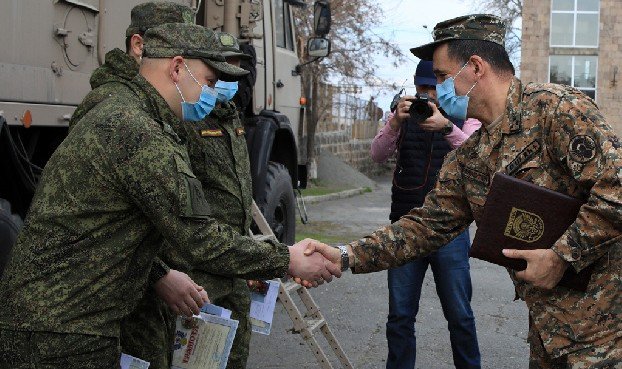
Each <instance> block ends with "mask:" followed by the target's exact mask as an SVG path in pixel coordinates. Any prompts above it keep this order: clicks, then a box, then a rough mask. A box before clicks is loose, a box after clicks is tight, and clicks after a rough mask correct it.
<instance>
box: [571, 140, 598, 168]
mask: <svg viewBox="0 0 622 369" xmlns="http://www.w3.org/2000/svg"><path fill="white" fill-rule="evenodd" d="M568 154H569V155H570V159H571V160H573V161H576V162H578V163H582V164H583V163H587V162H588V161H590V160H592V159H594V158H595V157H596V140H594V138H593V137H592V136H588V135H577V136H574V137H573V138H571V139H570V143H569V145H568Z"/></svg>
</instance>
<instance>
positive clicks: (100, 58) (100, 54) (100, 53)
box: [97, 0, 106, 65]
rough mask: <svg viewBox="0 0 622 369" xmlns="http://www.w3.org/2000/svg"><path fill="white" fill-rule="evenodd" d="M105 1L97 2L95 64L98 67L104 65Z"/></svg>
mask: <svg viewBox="0 0 622 369" xmlns="http://www.w3.org/2000/svg"><path fill="white" fill-rule="evenodd" d="M105 6H106V0H99V13H98V17H99V19H98V23H99V24H98V27H97V62H98V63H99V65H102V64H104V56H105V55H106V52H105V50H104V44H103V42H102V40H103V39H104V13H105V12H106V8H105Z"/></svg>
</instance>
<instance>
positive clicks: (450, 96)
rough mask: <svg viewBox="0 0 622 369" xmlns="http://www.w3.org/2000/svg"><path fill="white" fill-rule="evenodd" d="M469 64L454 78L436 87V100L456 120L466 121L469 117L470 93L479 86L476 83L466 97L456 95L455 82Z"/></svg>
mask: <svg viewBox="0 0 622 369" xmlns="http://www.w3.org/2000/svg"><path fill="white" fill-rule="evenodd" d="M467 64H468V62H466V63H464V65H463V66H462V68H460V70H459V71H458V73H456V75H455V76H454V77H450V78H447V79H446V80H445V81H443V83H440V84H437V85H436V99H437V100H438V103H439V105H440V106H441V108H443V110H444V111H445V113H447V115H449V116H450V117H454V118H456V119H460V120H465V119H466V115H467V107H468V106H469V93H470V92H471V90H473V87H475V85H476V84H477V82H475V83H474V84H473V86H471V88H470V89H469V92H467V93H466V95H464V96H458V95H456V86H455V85H454V80H455V79H456V77H458V75H459V74H460V72H462V70H463V69H464V67H466V66H467Z"/></svg>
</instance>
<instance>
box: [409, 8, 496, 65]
mask: <svg viewBox="0 0 622 369" xmlns="http://www.w3.org/2000/svg"><path fill="white" fill-rule="evenodd" d="M433 36H434V42H430V43H429V44H425V45H422V46H419V47H414V48H412V49H410V52H411V53H413V54H414V55H415V56H416V57H418V58H419V59H422V60H432V54H433V53H434V50H435V49H436V47H437V46H438V45H440V44H442V43H443V42H446V41H450V40H484V41H489V42H494V43H496V44H499V45H501V46H505V45H504V41H505V22H503V20H501V18H499V17H497V16H494V15H491V14H471V15H464V16H462V17H457V18H453V19H449V20H446V21H442V22H440V23H437V24H436V26H434V31H433Z"/></svg>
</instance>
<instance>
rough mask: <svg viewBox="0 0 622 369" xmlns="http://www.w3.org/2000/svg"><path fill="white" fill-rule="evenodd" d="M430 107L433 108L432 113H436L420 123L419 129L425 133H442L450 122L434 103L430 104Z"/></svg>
mask: <svg viewBox="0 0 622 369" xmlns="http://www.w3.org/2000/svg"><path fill="white" fill-rule="evenodd" d="M428 105H430V108H432V111H433V112H434V113H432V116H431V117H429V118H428V119H426V120H424V121H423V122H421V123H419V127H421V129H423V130H424V131H428V132H437V131H440V130H441V129H443V127H445V126H446V125H447V122H448V121H449V120H448V119H447V118H445V117H444V116H443V114H441V111H440V110H438V108H437V107H436V105H435V104H434V103H431V102H428Z"/></svg>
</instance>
